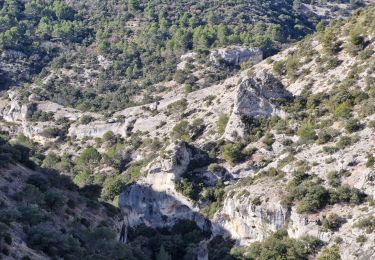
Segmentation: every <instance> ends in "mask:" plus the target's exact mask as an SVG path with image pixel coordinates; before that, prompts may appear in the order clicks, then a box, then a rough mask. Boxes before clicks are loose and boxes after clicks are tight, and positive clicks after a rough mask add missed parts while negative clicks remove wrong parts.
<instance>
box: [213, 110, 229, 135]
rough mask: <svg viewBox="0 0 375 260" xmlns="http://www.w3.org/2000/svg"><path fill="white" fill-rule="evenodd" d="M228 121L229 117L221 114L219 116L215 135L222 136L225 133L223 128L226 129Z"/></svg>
mask: <svg viewBox="0 0 375 260" xmlns="http://www.w3.org/2000/svg"><path fill="white" fill-rule="evenodd" d="M228 121H229V116H228V115H227V114H221V115H220V116H219V119H218V120H217V122H216V126H217V133H218V134H219V135H223V134H224V132H225V128H226V127H227V124H228Z"/></svg>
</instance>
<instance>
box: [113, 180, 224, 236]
mask: <svg viewBox="0 0 375 260" xmlns="http://www.w3.org/2000/svg"><path fill="white" fill-rule="evenodd" d="M175 194H176V196H174V195H175ZM183 200H185V198H184V197H183V196H182V195H180V194H178V193H176V192H171V194H167V193H166V192H159V191H155V190H154V189H153V188H152V187H150V186H146V185H141V184H138V183H136V184H133V185H131V186H128V187H127V188H125V190H124V191H123V192H122V193H121V194H120V198H119V207H120V208H121V211H122V212H123V214H124V216H125V218H126V219H127V221H128V223H129V225H130V226H138V225H142V224H144V225H146V226H148V227H153V228H163V227H172V226H174V225H175V224H176V223H177V222H178V221H179V220H192V221H194V222H195V223H196V224H197V225H198V227H199V228H200V229H202V230H203V231H204V232H208V233H210V234H212V235H223V236H228V235H229V232H228V231H227V230H225V229H224V228H222V227H220V226H219V225H217V224H215V223H213V222H211V221H210V220H209V219H207V218H205V217H204V216H203V215H202V214H200V213H199V212H198V211H196V209H193V206H192V205H188V204H190V203H189V202H187V201H186V202H184V201H183Z"/></svg>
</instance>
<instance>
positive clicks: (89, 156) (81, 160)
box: [75, 147, 102, 171]
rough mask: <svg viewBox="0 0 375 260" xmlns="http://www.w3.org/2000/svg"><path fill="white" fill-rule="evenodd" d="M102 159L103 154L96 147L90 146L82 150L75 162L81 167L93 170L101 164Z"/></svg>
mask: <svg viewBox="0 0 375 260" xmlns="http://www.w3.org/2000/svg"><path fill="white" fill-rule="evenodd" d="M101 159H102V156H101V154H100V153H99V152H98V151H97V150H96V149H95V148H94V147H89V148H87V149H85V150H84V151H83V152H81V154H80V155H79V156H78V157H77V158H76V160H75V162H76V165H77V167H78V168H79V169H81V170H89V171H93V169H94V168H95V167H97V166H98V165H99V163H100V160H101Z"/></svg>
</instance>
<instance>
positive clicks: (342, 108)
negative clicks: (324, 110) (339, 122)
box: [333, 102, 353, 118]
mask: <svg viewBox="0 0 375 260" xmlns="http://www.w3.org/2000/svg"><path fill="white" fill-rule="evenodd" d="M352 109H353V108H352V106H351V105H350V104H349V103H348V102H344V103H341V104H339V105H337V107H336V108H335V109H334V112H333V114H334V115H335V116H336V117H341V118H349V117H350V116H351V112H352Z"/></svg>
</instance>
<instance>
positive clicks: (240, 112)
mask: <svg viewBox="0 0 375 260" xmlns="http://www.w3.org/2000/svg"><path fill="white" fill-rule="evenodd" d="M291 97H292V94H291V93H290V92H288V91H287V90H286V89H285V88H284V86H283V84H282V83H281V82H280V81H279V80H278V79H276V78H275V77H274V76H273V75H272V74H269V73H265V72H262V73H260V74H258V75H256V76H254V77H252V78H248V79H245V80H244V81H243V82H242V83H241V84H240V85H239V86H238V88H237V92H236V96H235V99H234V108H233V111H232V114H231V116H230V119H229V122H228V125H227V127H226V130H225V134H224V136H225V138H226V139H228V140H235V139H236V138H237V137H244V135H245V125H244V123H243V122H242V118H243V117H254V118H257V117H271V116H273V115H278V116H281V117H282V116H284V115H285V113H284V112H283V111H282V110H280V109H279V108H278V107H277V105H278V102H279V101H281V100H285V99H289V98H291Z"/></svg>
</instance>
